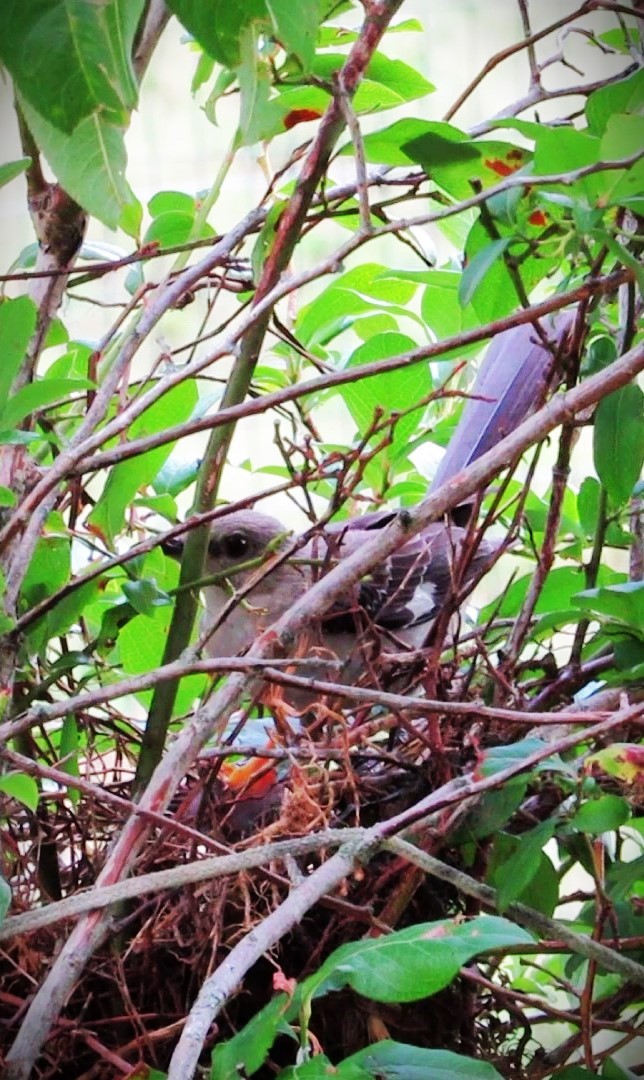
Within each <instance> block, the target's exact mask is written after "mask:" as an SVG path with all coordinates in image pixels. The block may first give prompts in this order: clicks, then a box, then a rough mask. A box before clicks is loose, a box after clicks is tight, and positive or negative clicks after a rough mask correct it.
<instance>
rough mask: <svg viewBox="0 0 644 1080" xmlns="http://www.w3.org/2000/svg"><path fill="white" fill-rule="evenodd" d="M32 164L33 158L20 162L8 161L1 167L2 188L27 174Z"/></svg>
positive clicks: (26, 158) (0, 184) (25, 158)
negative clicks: (26, 171)
mask: <svg viewBox="0 0 644 1080" xmlns="http://www.w3.org/2000/svg"><path fill="white" fill-rule="evenodd" d="M30 164H31V158H28V157H24V158H20V160H19V161H7V162H6V163H5V164H4V165H0V187H4V185H5V184H8V183H9V182H10V181H11V180H14V179H15V178H16V176H20V174H21V173H23V172H25V170H26V169H27V168H28V166H29V165H30Z"/></svg>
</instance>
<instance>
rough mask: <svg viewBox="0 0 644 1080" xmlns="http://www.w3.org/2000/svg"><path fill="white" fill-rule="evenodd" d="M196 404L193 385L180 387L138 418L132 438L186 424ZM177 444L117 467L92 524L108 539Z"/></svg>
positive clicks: (131, 433)
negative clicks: (140, 491)
mask: <svg viewBox="0 0 644 1080" xmlns="http://www.w3.org/2000/svg"><path fill="white" fill-rule="evenodd" d="M196 402H197V389H196V386H195V384H194V381H189V382H184V383H179V385H178V386H175V387H173V388H172V389H171V390H170V391H169V392H168V393H167V394H164V396H163V397H162V398H159V400H158V401H155V402H154V404H153V405H151V406H150V408H149V409H146V410H145V412H144V413H143V414H142V415H141V416H139V417H138V419H137V420H135V421H134V423H133V424H132V425H131V427H130V438H132V439H135V438H140V437H142V436H144V435H152V434H153V433H155V432H157V431H163V430H164V428H167V427H171V426H172V425H173V424H178V423H181V421H182V420H187V419H188V417H189V416H190V414H191V413H192V411H193V408H194V406H195V404H196ZM174 445H175V444H174V443H168V444H167V445H166V446H158V447H156V449H154V450H149V451H148V452H147V453H145V454H139V455H138V456H137V457H134V458H130V460H129V461H123V462H121V463H120V464H118V465H115V466H114V468H113V469H112V470H111V472H110V475H109V477H108V479H107V482H106V484H105V487H104V488H103V491H102V493H101V496H100V498H99V499H98V502H97V503H96V506H95V507H94V509H93V510H92V512H91V514H90V517H89V520H90V522H91V524H92V525H94V526H96V527H97V528H99V529H100V530H101V532H102V533H104V535H105V536H106V537H109V538H110V539H113V538H114V537H115V536H116V534H117V533H118V532H119V531H120V529H121V528H122V526H123V521H124V517H125V511H126V509H127V507H128V506H129V505H130V504H131V502H132V500H133V498H134V496H135V495H136V493H137V491H139V490H140V489H141V488H142V487H144V486H145V485H146V484H149V483H151V482H152V480H153V479H154V477H155V476H156V475H157V473H158V472H159V470H160V468H161V466H162V465H163V463H164V462H165V461H166V460H167V458H168V457H169V456H170V454H171V452H172V447H173V446H174Z"/></svg>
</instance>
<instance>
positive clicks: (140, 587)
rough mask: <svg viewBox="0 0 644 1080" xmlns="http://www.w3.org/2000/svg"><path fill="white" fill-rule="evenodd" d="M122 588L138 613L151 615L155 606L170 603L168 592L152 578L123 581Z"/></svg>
mask: <svg viewBox="0 0 644 1080" xmlns="http://www.w3.org/2000/svg"><path fill="white" fill-rule="evenodd" d="M122 588H123V592H124V594H125V596H126V597H127V599H128V600H129V601H130V603H131V605H132V607H133V608H134V609H135V611H138V612H139V614H140V615H153V614H154V610H155V608H158V607H164V606H166V605H167V604H171V603H172V600H171V599H170V597H169V596H168V594H167V593H166V592H164V591H163V589H160V588H159V587H158V585H157V583H156V581H155V580H154V578H152V579H149V578H141V579H140V580H137V581H124V582H123V585H122Z"/></svg>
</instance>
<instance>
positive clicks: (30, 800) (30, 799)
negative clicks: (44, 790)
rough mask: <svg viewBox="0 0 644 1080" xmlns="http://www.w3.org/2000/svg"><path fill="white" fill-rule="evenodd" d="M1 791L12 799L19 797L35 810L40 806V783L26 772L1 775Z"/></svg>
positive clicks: (18, 798)
mask: <svg viewBox="0 0 644 1080" xmlns="http://www.w3.org/2000/svg"><path fill="white" fill-rule="evenodd" d="M0 791H3V792H4V794H5V795H8V796H9V797H10V798H12V799H17V800H18V802H21V803H23V804H24V805H25V806H27V807H29V809H30V810H35V809H36V807H37V806H38V799H39V793H38V785H37V783H36V781H35V780H34V778H33V776H27V774H26V773H19V772H11V773H5V775H4V776H0Z"/></svg>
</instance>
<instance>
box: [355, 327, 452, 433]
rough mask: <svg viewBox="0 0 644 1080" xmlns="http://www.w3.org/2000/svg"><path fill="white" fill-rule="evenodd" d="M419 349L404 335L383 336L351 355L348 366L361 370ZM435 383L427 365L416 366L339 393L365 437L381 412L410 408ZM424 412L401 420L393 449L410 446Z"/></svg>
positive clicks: (370, 340)
mask: <svg viewBox="0 0 644 1080" xmlns="http://www.w3.org/2000/svg"><path fill="white" fill-rule="evenodd" d="M415 348H416V342H415V341H413V339H412V338H409V337H406V335H405V334H399V333H382V334H378V335H377V336H376V337H372V338H370V339H369V341H366V342H365V343H364V344H363V345H360V346H359V347H358V348H357V349H356V350H355V352H354V353H353V354H352V356H351V358H350V360H349V363H348V364H347V367H355V368H359V367H360V366H361V365H362V364H368V363H371V362H372V361H375V360H385V359H387V358H388V357H390V356H398V355H400V354H401V353H406V352H410V351H411V350H413V349H415ZM431 389H432V381H431V376H430V372H429V366H428V365H414V367H413V368H407V369H405V368H402V369H401V370H399V371H389V372H386V373H384V374H382V375H377V376H376V377H374V378H370V379H362V380H360V381H359V382H356V383H348V384H347V385H346V386H343V387H341V388H340V394H341V396H342V398H343V399H344V401H345V402H346V404H347V406H348V408H349V411H350V413H351V415H352V416H353V418H354V420H355V422H356V424H357V426H358V430H359V432H360V434H361V435H364V434H365V433H366V431H367V430H368V428H369V426H370V425H371V424H372V423H373V420H374V416H375V415H376V412H377V411H380V413H381V415H382V418H383V419H385V418H386V417H387V416H391V414H392V413H395V412H402V411H403V410H406V409H409V408H410V406H411V405H413V403H414V401H418V400H419V399H420V398H423V397H425V396H426V395H427V394H429V393H430V392H431ZM422 413H423V409H420V410H414V412H411V413H409V414H408V415H407V416H404V417H403V418H402V419H401V420H399V421H398V423H397V424H396V427H395V431H394V446H398V447H400V446H402V447H403V448H406V447H407V444H408V443H409V441H410V439H411V438H412V436H413V435H414V433H415V432H416V430H417V429H418V425H419V421H420V418H421V416H422Z"/></svg>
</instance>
